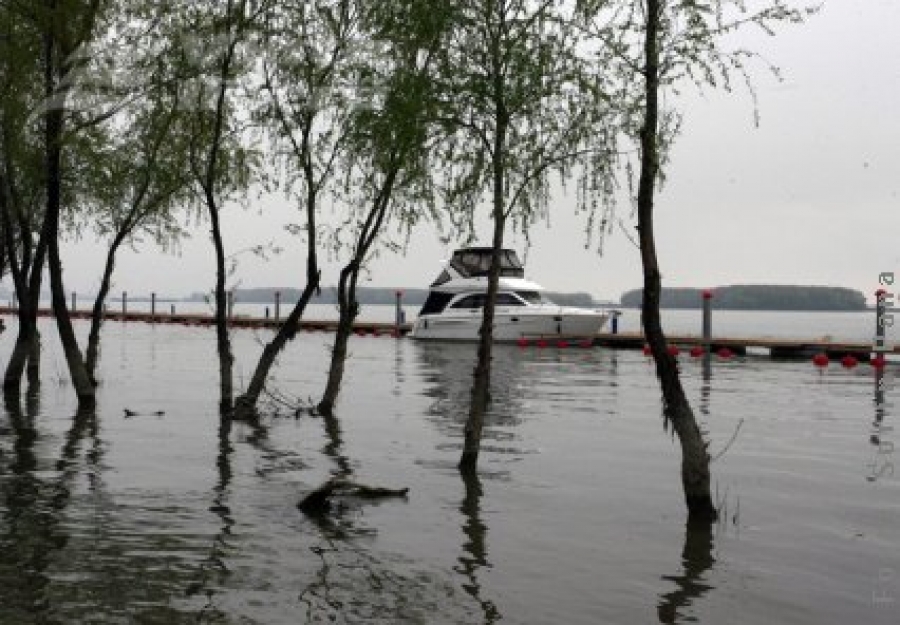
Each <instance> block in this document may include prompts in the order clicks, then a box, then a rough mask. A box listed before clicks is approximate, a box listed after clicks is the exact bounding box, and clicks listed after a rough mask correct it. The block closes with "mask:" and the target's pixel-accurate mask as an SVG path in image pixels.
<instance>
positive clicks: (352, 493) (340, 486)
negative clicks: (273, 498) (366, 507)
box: [297, 477, 409, 514]
mask: <svg viewBox="0 0 900 625" xmlns="http://www.w3.org/2000/svg"><path fill="white" fill-rule="evenodd" d="M407 493H409V489H408V488H383V487H381V486H368V485H366V484H360V483H358V482H351V481H350V480H347V479H345V478H340V477H336V478H332V479H330V480H328V481H327V482H325V483H324V484H322V485H321V486H319V487H318V488H317V489H315V490H314V491H312V492H311V493H309V494H308V495H306V497H304V498H303V499H301V500H300V503H298V504H297V507H298V508H300V510H302V511H303V512H306V513H307V514H321V513H323V512H327V511H328V509H329V508H330V507H331V501H330V500H331V498H332V497H336V496H346V497H358V498H360V499H383V498H385V497H406V495H407Z"/></svg>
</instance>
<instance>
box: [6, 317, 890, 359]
mask: <svg viewBox="0 0 900 625" xmlns="http://www.w3.org/2000/svg"><path fill="white" fill-rule="evenodd" d="M38 314H39V316H42V317H48V316H50V311H49V310H46V309H44V310H41V311H40V312H39V313H38ZM69 314H70V315H71V316H72V318H73V319H90V316H91V314H90V311H88V310H76V311H74V312H70V313H69ZM0 315H11V316H15V315H16V310H15V309H14V308H9V307H8V306H7V307H0ZM104 318H105V320H106V321H119V322H139V323H161V324H176V325H183V326H200V327H204V326H211V325H213V323H214V319H213V317H212V316H211V315H209V314H202V313H174V314H172V313H168V312H156V313H150V312H122V311H113V310H109V311H107V312H106V313H105V314H104ZM283 323H284V319H278V320H276V319H273V318H260V317H250V316H243V315H235V316H233V317H231V319H230V320H229V325H230V326H231V327H232V328H244V329H268V330H275V329H277V328H278V327H280V326H281V324H283ZM337 325H338V322H337V321H336V320H315V319H301V320H300V322H299V324H298V330H301V331H309V332H315V331H320V332H334V331H335V330H336V329H337ZM353 329H354V332H355V333H356V334H366V335H371V336H395V337H400V336H405V335H406V334H408V333H409V331H410V330H411V329H412V325H411V324H409V323H404V324H400V325H399V326H398V325H396V324H394V323H386V322H372V321H357V322H355V323H354V324H353ZM556 338H558V337H548V339H550V340H549V341H548V342H547V346H555V345H557V342H556V341H555V340H553V339H556ZM667 339H668V342H669V344H670V345H674V346H676V347H679V348H681V349H690V348H692V347H695V346H703V345H704V344H705V342H704V339H703V338H702V337H700V336H685V335H682V336H679V335H671V336H668V337H667ZM564 342H565V341H564ZM570 343H571V344H572V345H575V344H576V342H575V341H571V342H570ZM645 344H646V341H645V340H644V336H643V334H641V333H635V332H626V333H616V334H612V333H607V332H604V333H600V334H598V335H597V336H596V337H595V338H594V340H593V341H592V342H589V343H588V345H591V346H596V347H608V348H612V349H643V348H644V345H645ZM578 345H585V341H579V342H578ZM709 348H710V351H711V352H712V353H716V352H717V351H719V350H720V349H721V348H728V349H729V350H730V351H731V352H732V353H733V354H736V355H746V354H747V351H748V350H764V351H767V352H768V355H769V356H770V357H772V358H784V359H790V358H810V357H812V356H813V355H815V354H826V355H827V356H828V357H829V358H842V357H844V356H846V355H851V356H854V357H855V358H857V359H859V360H868V359H869V357H870V356H871V355H872V354H873V353H874V349H873V346H872V344H869V343H848V342H841V341H831V340H827V339H826V338H822V339H808V338H803V339H799V338H798V339H784V338H769V337H758V338H727V337H713V338H712V340H711V341H710V342H709ZM884 351H885V353H887V354H900V347H890V348H888V349H886V350H884Z"/></svg>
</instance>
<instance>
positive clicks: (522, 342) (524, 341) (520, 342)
mask: <svg viewBox="0 0 900 625" xmlns="http://www.w3.org/2000/svg"><path fill="white" fill-rule="evenodd" d="M516 345H518V346H519V347H528V339H526V338H525V337H524V336H523V337H521V338H519V340H518V341H516Z"/></svg>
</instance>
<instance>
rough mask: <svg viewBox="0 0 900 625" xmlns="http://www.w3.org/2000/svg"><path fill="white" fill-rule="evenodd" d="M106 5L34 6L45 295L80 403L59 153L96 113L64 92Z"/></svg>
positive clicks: (84, 403)
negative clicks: (63, 247) (78, 110)
mask: <svg viewBox="0 0 900 625" xmlns="http://www.w3.org/2000/svg"><path fill="white" fill-rule="evenodd" d="M110 6H111V5H110V3H107V2H103V1H101V0H68V1H66V0H45V1H44V2H43V3H41V4H40V5H39V7H36V8H37V11H36V12H35V15H36V18H37V20H38V22H39V24H40V28H41V35H42V50H41V61H42V63H43V76H42V82H41V86H42V90H43V93H42V95H43V96H44V100H43V102H42V103H41V106H40V108H39V110H38V111H37V113H38V115H39V116H40V119H41V123H42V131H43V146H42V147H43V158H44V172H43V173H44V183H45V198H44V200H45V202H46V208H45V210H44V219H43V223H42V225H41V236H42V237H43V238H44V239H45V241H46V244H47V262H48V269H49V273H50V296H51V301H52V305H53V311H54V316H55V317H56V327H57V330H58V332H59V338H60V342H61V343H62V347H63V353H64V355H65V358H66V364H67V365H68V369H69V374H70V376H71V378H72V385H73V387H74V389H75V394H76V396H77V397H78V404H79V407H80V408H90V407H92V406H94V405H95V403H96V397H95V394H94V384H93V382H92V381H91V378H90V376H89V375H88V371H87V367H86V366H85V361H84V356H83V355H82V353H81V349H80V348H79V346H78V340H77V338H76V336H75V330H74V328H73V326H72V320H71V317H70V315H69V310H68V308H67V306H66V291H65V287H64V285H63V273H62V259H61V258H60V251H59V242H60V220H61V215H62V209H63V200H64V191H65V189H64V178H65V175H66V170H65V167H64V165H65V164H66V163H67V161H66V158H65V154H64V153H65V150H66V143H67V141H68V140H69V138H70V136H71V134H72V133H74V132H77V131H78V130H79V129H80V128H83V127H90V126H93V125H94V124H95V123H96V118H92V119H91V121H90V122H77V121H75V120H74V119H73V116H72V115H71V113H72V112H73V110H74V109H73V107H72V106H71V100H70V97H71V96H72V95H73V93H74V90H75V86H76V83H77V80H76V78H77V75H78V74H79V72H81V70H82V69H83V68H84V66H85V65H86V64H87V63H88V62H89V60H90V56H89V55H86V54H85V53H84V51H85V50H86V48H87V47H88V46H90V44H91V43H92V42H94V41H95V40H98V39H100V36H99V35H98V32H99V31H100V30H101V28H102V27H103V26H104V25H106V24H108V22H107V21H106V17H107V16H106V15H105V13H106V11H108V10H109V8H110Z"/></svg>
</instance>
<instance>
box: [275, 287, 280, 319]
mask: <svg viewBox="0 0 900 625" xmlns="http://www.w3.org/2000/svg"><path fill="white" fill-rule="evenodd" d="M279 319H281V291H275V321H278V320H279Z"/></svg>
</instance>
